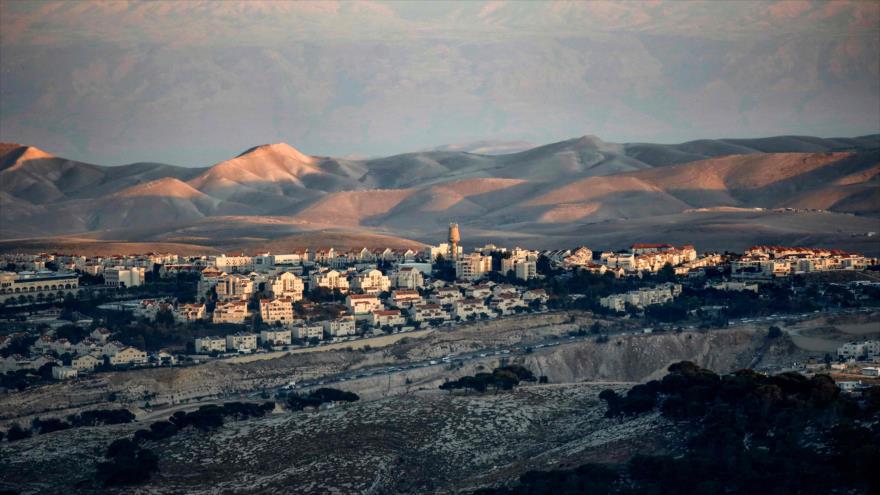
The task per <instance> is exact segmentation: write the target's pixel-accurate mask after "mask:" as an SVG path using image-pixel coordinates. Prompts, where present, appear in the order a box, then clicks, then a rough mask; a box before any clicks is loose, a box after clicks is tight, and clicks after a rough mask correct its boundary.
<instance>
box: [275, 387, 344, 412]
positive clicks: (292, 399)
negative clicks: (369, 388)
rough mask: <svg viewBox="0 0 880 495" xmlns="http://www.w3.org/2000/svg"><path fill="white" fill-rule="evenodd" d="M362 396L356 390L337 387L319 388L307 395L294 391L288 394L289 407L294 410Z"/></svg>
mask: <svg viewBox="0 0 880 495" xmlns="http://www.w3.org/2000/svg"><path fill="white" fill-rule="evenodd" d="M358 400H360V397H358V395H357V394H356V393H354V392H346V391H344V390H339V389H335V388H319V389H317V390H313V391H311V392H309V393H308V394H306V395H299V394H296V393H292V394H290V395H288V396H287V407H288V408H290V409H291V410H293V411H302V410H303V409H305V408H307V407H319V406H320V405H321V404H324V403H326V402H356V401H358Z"/></svg>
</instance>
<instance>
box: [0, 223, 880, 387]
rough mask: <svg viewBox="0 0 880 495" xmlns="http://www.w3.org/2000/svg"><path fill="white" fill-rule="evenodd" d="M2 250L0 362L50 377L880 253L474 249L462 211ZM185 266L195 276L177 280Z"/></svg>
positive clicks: (308, 342) (307, 342)
mask: <svg viewBox="0 0 880 495" xmlns="http://www.w3.org/2000/svg"><path fill="white" fill-rule="evenodd" d="M2 264H3V266H4V267H5V271H4V272H3V273H2V275H0V305H2V306H0V307H2V309H3V311H4V315H5V316H7V324H6V326H5V328H6V329H7V330H8V331H7V332H6V334H5V335H0V352H2V358H0V372H2V373H9V372H18V371H21V370H45V373H44V374H45V375H47V377H48V376H51V378H52V379H56V380H63V379H71V378H75V377H77V376H78V374H81V373H91V372H94V371H96V370H98V371H100V370H108V369H114V368H115V369H125V368H130V367H140V366H173V365H179V364H184V363H186V364H197V363H199V362H202V361H204V360H205V359H215V358H223V357H224V356H229V355H237V354H248V353H258V352H270V351H273V350H274V351H278V350H289V349H293V348H297V347H309V346H319V345H324V344H327V343H334V342H345V341H350V340H354V339H364V338H370V337H374V336H381V335H385V334H394V333H401V332H410V331H415V330H419V329H426V328H443V327H448V326H454V325H456V324H458V323H459V322H467V321H476V320H488V319H495V318H504V317H506V316H509V315H514V314H518V313H523V312H543V311H548V310H552V309H553V308H558V307H562V305H564V304H575V305H576V304H578V301H586V302H585V303H583V304H585V305H584V306H581V307H583V308H586V309H591V310H594V311H599V312H607V313H609V314H615V315H621V316H624V317H630V316H637V315H639V314H649V313H651V314H653V313H656V311H655V310H657V309H658V308H664V307H669V306H671V305H674V303H675V301H676V299H677V298H679V297H680V296H681V295H682V293H683V287H684V288H692V287H699V288H700V290H711V291H717V292H719V293H743V292H751V293H754V294H758V292H759V286H761V284H767V283H773V282H774V281H778V280H784V279H786V278H791V277H795V276H798V275H805V274H816V273H825V272H840V271H846V272H855V271H865V270H871V269H874V268H876V267H877V260H876V259H872V258H866V257H864V256H861V255H857V254H852V253H845V252H842V251H838V250H825V249H807V248H785V247H767V246H757V247H754V248H752V249H750V250H748V251H747V252H746V253H744V254H742V255H740V256H737V255H731V254H729V253H727V254H723V255H722V254H720V253H698V252H697V250H696V248H695V247H694V246H691V245H686V246H680V247H676V246H672V245H669V244H645V243H636V244H633V245H632V246H631V247H630V248H629V249H626V250H623V251H617V252H612V251H599V252H594V251H592V250H590V249H589V248H587V247H583V246H582V247H578V248H574V249H561V250H546V251H535V250H528V249H522V248H518V247H514V248H512V249H509V248H505V247H500V246H496V245H492V244H488V245H485V246H482V247H478V248H475V249H473V250H471V251H469V252H466V251H465V250H464V249H463V247H462V246H461V234H460V231H459V228H458V226H457V225H456V224H451V225H450V228H449V235H448V239H447V242H444V243H441V244H439V245H436V246H427V247H425V248H424V249H422V250H413V249H406V250H400V249H391V248H386V249H367V248H363V249H360V250H354V251H337V250H335V249H333V248H328V249H318V250H314V251H312V250H309V249H305V250H302V251H298V252H291V253H279V254H273V253H261V254H255V255H244V254H239V255H219V256H188V257H184V256H178V255H175V254H147V255H131V256H110V257H86V256H78V255H62V254H40V255H26V254H15V255H3V256H2ZM547 273H553V274H554V275H553V277H547V275H546V274H547ZM577 277H592V278H590V279H587V280H592V281H594V282H597V283H599V282H601V283H603V284H606V285H608V284H610V285H609V287H611V289H610V291H612V292H613V293H609V294H607V295H601V297H596V296H595V295H591V294H587V293H583V292H582V293H576V292H574V293H569V294H566V295H561V294H558V293H556V292H555V291H554V286H553V284H554V283H557V284H558V283H559V282H558V280H562V281H565V280H575V279H576V278H577ZM707 277H708V278H707ZM551 279H553V280H551ZM709 279H711V280H709ZM181 281H184V282H186V283H188V284H189V285H187V286H186V287H191V288H192V289H191V290H189V291H187V290H182V289H180V287H181V286H182V285H181V284H182V282H181ZM608 281H610V282H608ZM172 282H173V283H172ZM615 284H616V285H615ZM854 284H855V285H853V284H850V286H849V288H850V289H852V290H853V291H854V293H856V292H858V291H859V290H864V289H866V288H872V289H875V290H876V288H877V287H878V283H877V282H865V281H860V282H855V283H854ZM152 286H155V287H158V289H156V291H158V292H157V293H156V294H155V297H132V295H137V294H142V293H143V291H144V290H145V289H146V288H148V287H152ZM168 287H172V288H173V289H167V288H168ZM163 288H165V289H163ZM617 288H619V290H618V289H617ZM625 289H629V290H625ZM163 290H165V292H166V293H161V292H162V291H163ZM606 292H608V291H606ZM713 293H715V292H713ZM90 300H95V301H98V302H100V304H97V305H96V306H95V308H94V309H95V311H93V312H92V314H91V315H87V314H83V313H81V312H80V311H79V310H78V309H77V308H78V305H79V304H81V303H83V302H85V301H90ZM572 301H574V302H572ZM575 307H577V306H575ZM59 308H62V309H59ZM718 308H721V309H723V308H724V307H723V306H701V307H699V308H697V309H690V310H689V313H688V314H690V315H694V314H699V315H705V314H712V312H713V311H716V312H717V311H720V310H719V309H718ZM80 309H81V308H80ZM24 313H27V314H28V317H27V321H28V322H30V323H31V324H33V326H32V327H30V328H28V327H26V326H22V329H21V330H17V329H16V323H15V321H16V320H15V318H16V317H17V315H20V314H24ZM117 314H127V315H129V317H130V318H131V319H132V320H136V321H143V322H149V323H150V324H159V323H160V322H161V324H162V325H165V327H167V328H178V329H182V328H195V329H196V330H197V331H195V332H194V336H193V337H192V339H191V341H189V342H186V345H185V346H180V345H178V346H176V348H175V346H168V348H158V349H155V348H154V349H145V348H142V347H139V346H138V345H136V343H134V342H133V341H132V340H133V339H132V338H131V336H130V335H128V336H127V337H128V338H127V339H123V338H122V337H120V336H119V335H117V333H118V332H116V331H112V330H110V329H108V326H111V324H110V323H109V322H111V321H112V320H113V319H114V316H113V315H117ZM70 326H74V327H73V328H77V329H81V332H80V334H79V335H76V336H75V337H74V336H71V335H67V334H69V333H70V332H69V328H67V329H66V330H65V327H70ZM65 335H67V336H65ZM123 340H127V341H126V342H125V343H123ZM141 341H143V339H141ZM872 349H873V348H872ZM13 350H14V351H13ZM850 354H851V353H850ZM874 354H875V355H876V352H874ZM847 355H849V354H847V353H846V352H844V353H842V354H841V359H843V358H844V357H846V356H847Z"/></svg>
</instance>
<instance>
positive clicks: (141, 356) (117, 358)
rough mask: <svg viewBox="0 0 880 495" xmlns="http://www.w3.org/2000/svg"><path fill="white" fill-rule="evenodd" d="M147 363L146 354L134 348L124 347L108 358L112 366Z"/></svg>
mask: <svg viewBox="0 0 880 495" xmlns="http://www.w3.org/2000/svg"><path fill="white" fill-rule="evenodd" d="M146 362H147V353H146V352H144V351H142V350H140V349H137V348H135V347H125V348H122V349H120V350H119V352H117V353H116V354H114V355H112V356H110V364H112V365H113V366H119V365H130V364H142V363H146Z"/></svg>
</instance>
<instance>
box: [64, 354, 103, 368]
mask: <svg viewBox="0 0 880 495" xmlns="http://www.w3.org/2000/svg"><path fill="white" fill-rule="evenodd" d="M103 363H104V360H103V359H100V358H99V357H98V356H94V355H92V354H85V355H82V356H77V357H75V358H73V359H72V360H71V361H70V365H71V366H73V367H74V368H76V369H78V370H79V371H92V370H94V369H95V368H97V367H98V366H100V365H101V364H103Z"/></svg>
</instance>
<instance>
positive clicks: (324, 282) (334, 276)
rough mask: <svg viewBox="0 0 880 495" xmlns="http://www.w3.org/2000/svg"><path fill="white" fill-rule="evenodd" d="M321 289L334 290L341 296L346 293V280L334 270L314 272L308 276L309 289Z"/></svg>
mask: <svg viewBox="0 0 880 495" xmlns="http://www.w3.org/2000/svg"><path fill="white" fill-rule="evenodd" d="M318 287H323V288H325V289H328V290H336V289H338V290H339V292H342V293H343V294H344V293H346V292H348V279H347V278H346V277H345V275H343V274H341V273H339V272H338V271H336V270H328V271H316V272H312V273H311V274H309V289H310V290H315V289H317V288H318Z"/></svg>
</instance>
